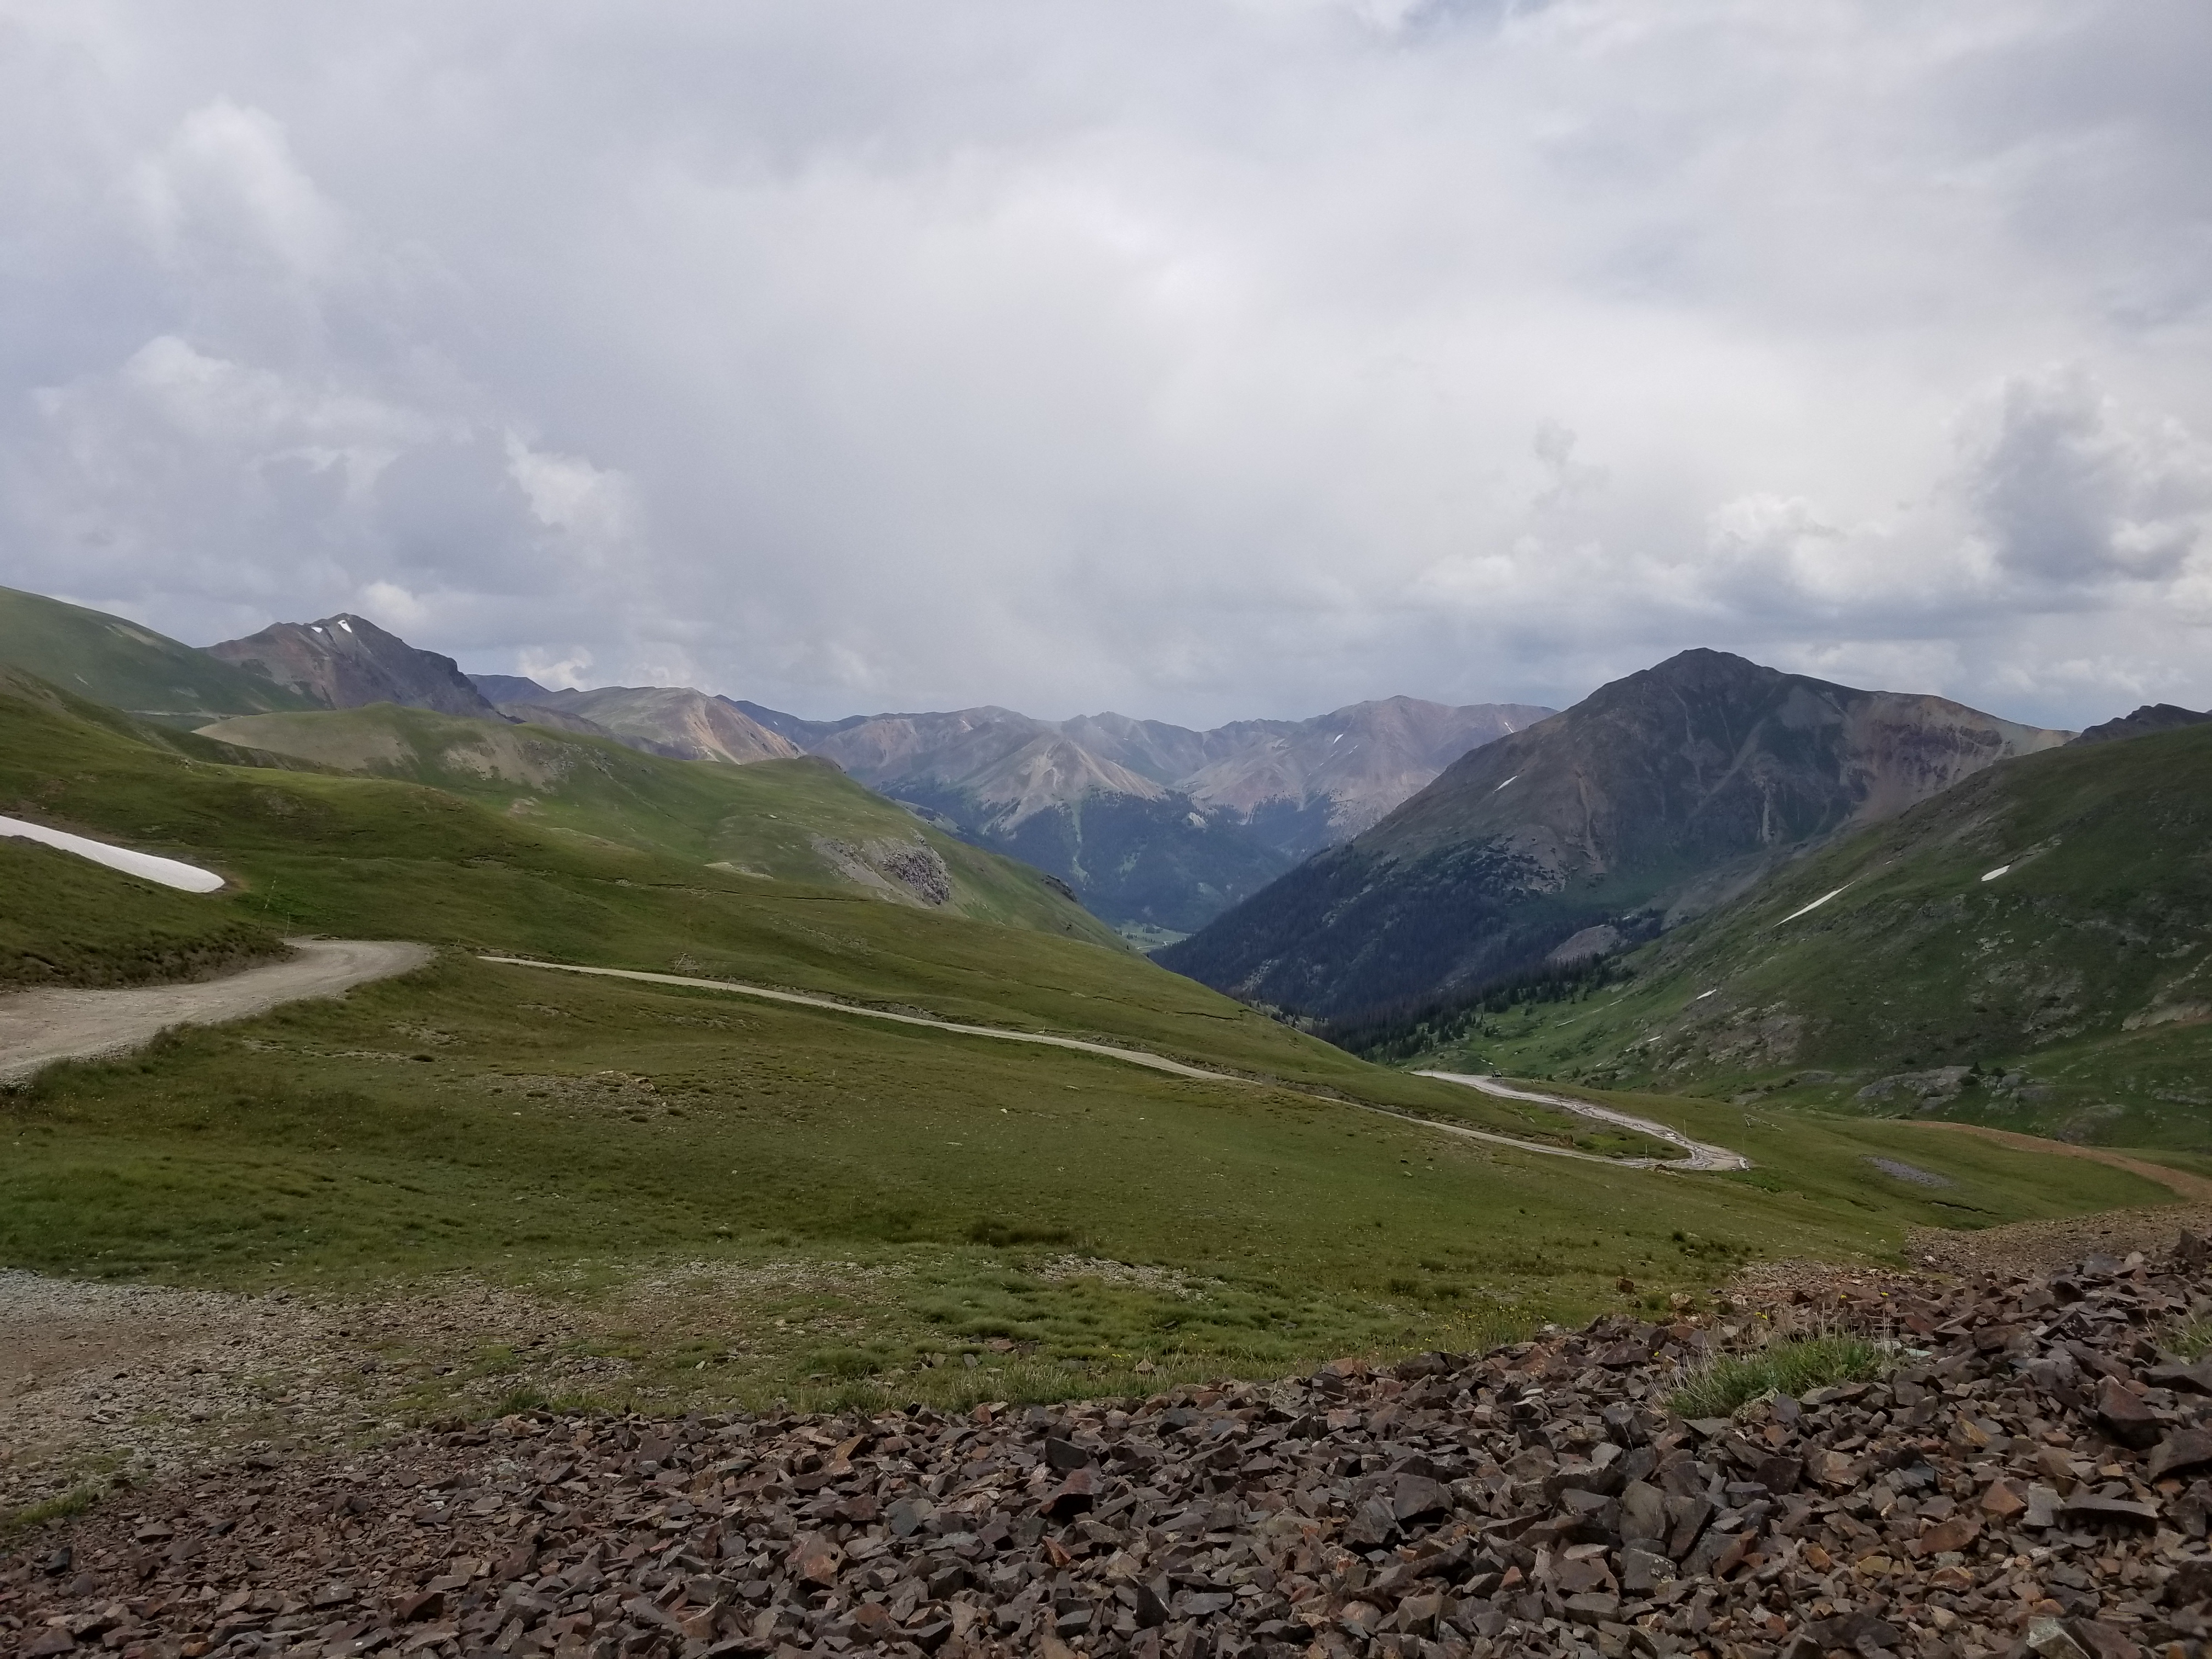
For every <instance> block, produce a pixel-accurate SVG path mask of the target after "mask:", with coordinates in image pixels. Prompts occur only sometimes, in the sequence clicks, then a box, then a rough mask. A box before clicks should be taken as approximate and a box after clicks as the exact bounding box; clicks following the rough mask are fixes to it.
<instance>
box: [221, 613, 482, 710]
mask: <svg viewBox="0 0 2212 1659" xmlns="http://www.w3.org/2000/svg"><path fill="white" fill-rule="evenodd" d="M207 654H208V655H210V657H214V658H216V659H218V660H220V661H222V662H226V663H229V664H232V665H234V666H236V667H239V668H242V669H244V670H246V671H247V672H249V673H252V674H258V675H259V676H261V678H264V679H266V680H269V681H270V682H272V683H273V684H277V685H281V686H283V687H284V688H285V690H289V691H291V692H293V693H295V695H297V696H301V697H303V698H305V699H306V700H307V701H308V702H313V703H320V704H321V705H322V706H323V707H325V708H363V707H365V706H366V705H368V704H369V703H373V702H393V703H398V704H400V705H402V706H403V707H405V708H429V709H435V710H436V711H437V712H438V713H439V714H472V715H474V716H476V717H477V719H479V720H496V719H498V718H499V716H498V715H497V714H496V713H495V712H494V710H493V708H492V706H491V704H490V703H489V702H486V701H485V699H484V697H483V694H482V693H481V692H479V691H478V690H477V689H476V687H475V686H474V685H472V684H470V682H469V678H468V676H467V675H465V674H464V673H462V672H461V671H460V669H459V667H458V666H457V665H455V664H454V661H453V659H452V658H451V657H441V656H440V655H439V654H438V653H436V652H435V651H421V650H417V649H416V647H413V646H411V645H410V644H408V643H407V641H404V640H403V639H401V638H399V637H398V635H395V634H387V633H386V632H385V631H384V629H381V628H379V627H378V626H377V625H376V624H375V623H373V622H370V621H369V620H368V618H367V617H356V616H353V615H350V614H341V615H339V616H336V617H324V618H323V619H322V621H320V622H313V623H272V624H271V625H270V626H269V627H267V628H264V629H262V630H261V631H260V632H259V633H258V634H252V635H247V636H246V638H244V639H242V640H224V641H222V642H221V643H220V644H216V645H211V646H209V647H207Z"/></svg>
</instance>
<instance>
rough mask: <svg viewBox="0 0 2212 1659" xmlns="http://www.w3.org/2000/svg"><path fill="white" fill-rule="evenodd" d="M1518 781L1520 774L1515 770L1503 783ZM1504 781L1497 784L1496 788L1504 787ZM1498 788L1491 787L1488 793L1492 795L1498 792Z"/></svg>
mask: <svg viewBox="0 0 2212 1659" xmlns="http://www.w3.org/2000/svg"><path fill="white" fill-rule="evenodd" d="M1519 781H1521V775H1520V774H1519V773H1518V772H1516V773H1515V774H1514V775H1512V776H1511V777H1510V778H1508V779H1506V780H1505V783H1518V782H1519ZM1505 783H1501V784H1499V785H1498V789H1503V788H1504V787H1505ZM1498 789H1493V790H1492V791H1491V792H1490V793H1492V794H1493V795H1494V794H1496V793H1498Z"/></svg>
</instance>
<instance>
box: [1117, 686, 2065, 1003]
mask: <svg viewBox="0 0 2212 1659" xmlns="http://www.w3.org/2000/svg"><path fill="white" fill-rule="evenodd" d="M2070 735H2071V734H2070V733H2068V732H2052V731H2045V730H2043V729H2041V728H2039V727H2034V726H2021V725H2017V724H2015V723H2014V722H2012V721H2009V720H1998V719H1996V718H1995V717H1994V716H1991V715H1988V714H1980V713H1978V712H1977V711H1975V710H1973V709H1971V708H1965V707H1963V706H1962V705H1960V704H1958V703H1954V702H1948V701H1947V700H1945V699H1943V698H1941V697H1928V696H1899V695H1897V694H1894V693H1890V692H1882V691H1862V690H1855V689H1853V688H1851V687H1849V686H1841V685H1833V684H1828V683H1827V682H1826V681H1821V680H1815V679H1810V678H1806V677H1805V676H1802V675H1797V674H1785V673H1783V672H1781V671H1778V670H1775V669H1771V668H1765V667H1761V666H1760V665H1758V664H1756V663H1753V662H1748V661H1746V660H1745V659H1743V658H1741V657H1735V656H1730V655H1728V654H1726V653H1722V652H1717V651H1702V650H1701V651H1687V652H1684V653H1682V654H1680V656H1677V657H1674V658H1673V659H1669V660H1668V661H1667V662H1664V663H1662V664H1661V665H1658V666H1657V667H1656V668H1652V669H1647V670H1645V671H1643V672H1642V673H1638V674H1632V675H1630V676H1629V677H1628V678H1626V679H1622V680H1617V681H1615V682H1613V684H1610V685H1607V686H1604V687H1601V689H1600V690H1597V691H1596V692H1595V693H1593V694H1592V695H1591V696H1589V698H1587V699H1585V700H1584V701H1583V702H1581V703H1578V704H1577V705H1576V706H1575V707H1574V708H1571V709H1569V710H1568V711H1567V712H1566V713H1565V714H1557V715H1553V717H1552V718H1550V719H1549V720H1542V721H1540V722H1539V723H1537V724H1536V725H1534V726H1530V727H1528V729H1527V730H1525V731H1522V732H1516V733H1514V734H1512V735H1510V736H1508V737H1504V738H1499V739H1498V741H1496V742H1494V743H1491V744H1486V745H1484V746H1483V747H1481V748H1480V749H1477V750H1474V751H1473V752H1472V753H1470V754H1468V756H1466V757H1464V758H1462V759H1461V760H1460V761H1458V762H1455V763H1454V764H1453V765H1452V766H1450V767H1449V769H1446V770H1445V771H1444V773H1443V775H1441V776H1439V777H1438V778H1437V780H1436V781H1435V782H1433V783H1431V785H1430V786H1429V787H1427V788H1425V789H1424V790H1423V791H1422V792H1421V793H1419V794H1417V795H1415V796H1414V797H1413V799H1410V800H1408V801H1407V802H1406V803H1405V805H1402V806H1401V807H1399V808H1398V809H1397V810H1396V811H1394V812H1392V813H1391V814H1390V815H1389V817H1386V818H1384V819H1383V821H1382V822H1381V823H1378V824H1376V826H1375V827H1374V828H1373V829H1370V830H1368V831H1367V832H1366V833H1365V834H1364V835H1362V836H1358V838H1357V839H1355V840H1354V841H1352V842H1350V843H1349V844H1347V845H1346V846H1343V847H1340V848H1334V849H1333V850H1331V851H1330V852H1328V853H1325V854H1322V856H1321V857H1319V858H1317V859H1315V860H1312V861H1311V862H1310V863H1308V864H1306V865H1304V866H1301V867H1300V868H1299V869H1297V871H1295V872H1292V873H1291V875H1289V876H1287V877H1285V878H1284V879H1283V880H1282V881H1280V882H1279V883H1277V884H1275V885H1274V886H1273V887H1271V888H1269V889H1268V890H1267V891H1266V892H1263V893H1261V894H1260V895H1259V896H1256V897H1255V898H1253V899H1251V900H1249V901H1248V902H1246V903H1245V904H1244V905H1243V906H1241V907H1240V908H1237V910H1234V911H1232V912H1231V913H1230V914H1229V915H1225V916H1223V917H1222V918H1220V920H1218V921H1216V922H1214V923H1212V924H1211V925H1210V926H1209V927H1207V928H1206V931H1205V932H1204V933H1200V935H1198V936H1197V937H1196V938H1194V939H1188V940H1186V941H1184V942H1183V943H1182V944H1181V945H1175V946H1172V947H1170V951H1167V952H1164V953H1163V954H1162V957H1161V960H1162V961H1164V962H1165V963H1167V964H1168V965H1169V966H1170V967H1173V968H1175V969H1177V970H1178V971H1180V972H1183V973H1187V974H1189V975H1192V976H1193V977H1194V978H1196V979H1200V980H1203V981H1206V983H1208V984H1211V985H1215V986H1218V987H1221V988H1223V989H1225V990H1230V991H1232V992H1234V993H1236V994H1239V995H1243V996H1246V997H1249V998H1252V999H1254V1000H1261V1001H1265V1002H1269V1003H1273V1004H1276V1005H1279V1006H1284V1007H1288V1008H1295V1009H1298V1010H1301V1011H1304V1012H1316V1013H1324V1014H1330V1015H1336V1016H1343V1015H1346V1014H1352V1013H1357V1012H1361V1011H1364V1010H1369V1009H1374V1008H1377V1007H1383V1006H1390V1005H1394V1004H1399V1003H1405V1002H1410V1001H1413V1000H1419V999H1420V998H1422V997H1425V996H1429V995H1432V994H1437V993H1438V992H1440V991H1443V990H1445V989H1448V988H1449V987H1453V986H1455V985H1460V984H1467V983H1474V982H1477V981H1480V980H1482V979H1485V978H1489V977H1494V976H1496V975H1498V974H1501V973H1506V972H1511V971H1514V970H1516V969H1521V968H1524V967H1528V966H1530V965H1533V964H1534V963H1536V962H1538V961H1541V959H1542V957H1544V956H1545V955H1546V954H1547V952H1548V951H1551V950H1553V948H1554V947H1556V946H1557V945H1559V944H1560V943H1561V942H1562V941H1563V940H1565V939H1568V938H1569V937H1570V936H1571V935H1573V934H1575V933H1578V932H1580V931H1582V930H1583V929H1584V928H1587V927H1595V926H1597V925H1599V924H1601V923H1603V922H1607V921H1611V920H1613V919H1614V918H1617V917H1620V916H1622V915H1626V914H1628V913H1630V912H1633V911H1637V910H1640V909H1643V908H1646V907H1651V906H1655V905H1656V906H1660V907H1662V908H1663V907H1664V905H1665V904H1666V902H1667V901H1668V898H1669V896H1672V895H1677V894H1680V893H1682V892H1683V891H1684V890H1686V889H1688V888H1689V887H1690V886H1692V884H1695V883H1697V882H1698V881H1699V878H1712V877H1714V876H1716V875H1717V874H1720V873H1723V872H1727V871H1728V870H1729V866H1739V867H1740V869H1741V872H1742V874H1743V875H1744V877H1745V878H1748V877H1749V876H1751V875H1755V874H1756V872H1757V867H1758V865H1759V862H1760V861H1761V860H1768V859H1771V858H1774V857H1776V856H1778V855H1780V854H1784V853H1786V852H1788V851H1789V850H1790V849H1792V848H1799V847H1802V846H1803V845H1804V844H1805V843H1807V842H1810V841H1812V840H1814V839H1815V838H1818V837H1820V836H1828V835H1832V834H1833V833H1834V832H1836V831H1838V830H1839V829H1846V828H1850V827H1851V826H1854V825H1857V824H1861V823H1869V822H1872V821H1874V820H1875V819H1878V818H1883V817H1889V816H1892V815H1893V814H1895V813H1897V812H1899V811H1903V810H1905V808H1906V807H1908V806H1910V805H1913V804H1914V803H1915V802H1917V801H1919V800H1922V799H1925V798H1927V797H1928V796H1929V795H1931V794H1934V793H1936V792H1938V791H1940V790H1942V789H1944V788H1947V787H1949V786H1950V785H1951V784H1953V783H1955V782H1956V781H1959V780H1960V779H1961V778H1964V777H1966V776H1969V775H1972V774H1973V773H1975V772H1977V771H1979V770H1980V769H1983V768H1984V767H1986V766H1989V765H1990V764H1991V763H1994V762H1996V761H1998V760H2002V759H2004V758H2006V757H2009V756H2015V755H2021V754H2027V753H2029V752H2032V751H2033V750H2039V749H2045V748H2052V747H2056V746H2057V745H2058V744H2063V743H2065V742H2066V741H2067V740H2068V738H2069V736H2070ZM1723 890H1725V886H1723Z"/></svg>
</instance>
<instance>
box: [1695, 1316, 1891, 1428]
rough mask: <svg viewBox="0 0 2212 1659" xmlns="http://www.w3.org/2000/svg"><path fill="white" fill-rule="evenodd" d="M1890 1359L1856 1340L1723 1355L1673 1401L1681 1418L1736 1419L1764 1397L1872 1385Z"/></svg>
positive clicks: (1814, 1340) (1823, 1339)
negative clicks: (1843, 1385) (1846, 1385)
mask: <svg viewBox="0 0 2212 1659" xmlns="http://www.w3.org/2000/svg"><path fill="white" fill-rule="evenodd" d="M1889 1364H1890V1359H1889V1356H1888V1355H1887V1353H1885V1352H1883V1351H1882V1350H1881V1348H1880V1347H1878V1346H1875V1344H1874V1343H1872V1342H1869V1341H1868V1340H1866V1339H1864V1338H1863V1337H1857V1336H1808V1337H1799V1338H1796V1339H1794V1340H1790V1341H1784V1342H1777V1343H1774V1344H1773V1345H1771V1346H1769V1347H1767V1348H1765V1349H1763V1350H1761V1351H1760V1352H1758V1353H1755V1354H1723V1355H1720V1356H1718V1357H1717V1358H1713V1359H1711V1360H1708V1361H1707V1362H1706V1363H1705V1364H1703V1365H1701V1366H1699V1368H1698V1369H1697V1370H1693V1371H1692V1372H1690V1373H1689V1375H1688V1376H1686V1377H1685V1378H1684V1379H1683V1382H1682V1384H1681V1386H1680V1388H1678V1389H1675V1390H1674V1394H1673V1395H1670V1396H1669V1397H1668V1401H1667V1404H1668V1408H1669V1409H1670V1410H1672V1411H1673V1412H1674V1413H1675V1414H1676V1415H1677V1416H1679V1417H1683V1418H1686V1419H1692V1420H1695V1419H1699V1418H1711V1417H1732V1416H1734V1415H1735V1412H1736V1411H1737V1409H1738V1408H1739V1407H1742V1406H1745V1405H1747V1404H1748V1403H1749V1402H1751V1401H1753V1400H1757V1399H1759V1397H1760V1396H1761V1395H1769V1394H1786V1395H1790V1396H1791V1397H1792V1398H1798V1397H1802V1395H1805V1394H1806V1393H1807V1392H1808V1391H1809V1390H1811V1389H1825V1388H1832V1387H1834V1386H1835V1385H1836V1384H1837V1383H1866V1382H1871V1381H1872V1380H1873V1379H1874V1378H1875V1377H1877V1376H1881V1373H1882V1372H1883V1371H1884V1370H1887V1368H1888V1366H1889Z"/></svg>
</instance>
